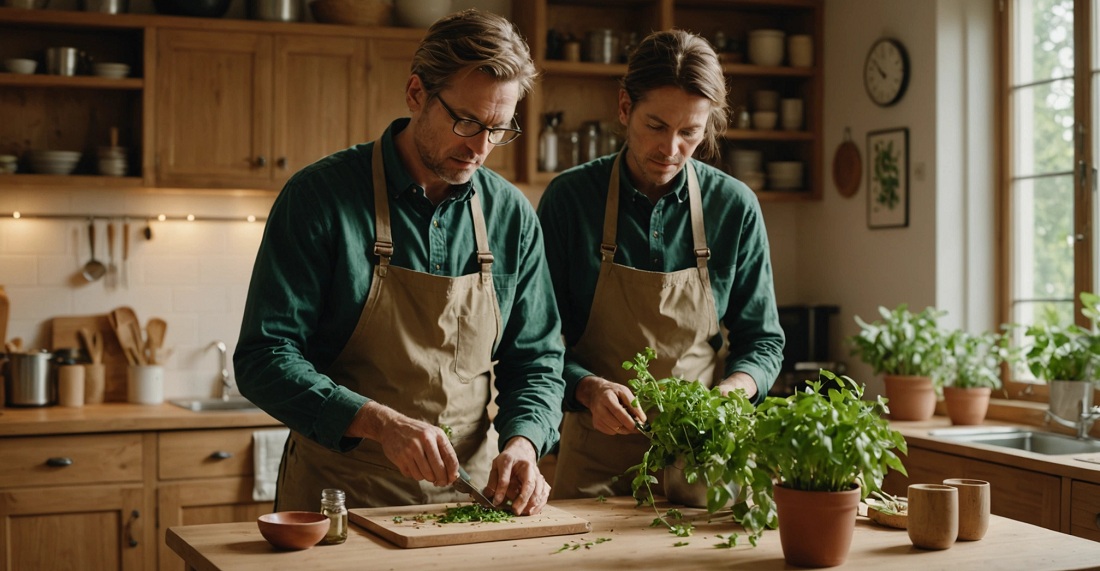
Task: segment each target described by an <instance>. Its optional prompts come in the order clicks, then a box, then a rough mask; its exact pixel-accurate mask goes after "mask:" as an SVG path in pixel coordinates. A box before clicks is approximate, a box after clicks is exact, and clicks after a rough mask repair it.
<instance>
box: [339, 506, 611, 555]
mask: <svg viewBox="0 0 1100 571" xmlns="http://www.w3.org/2000/svg"><path fill="white" fill-rule="evenodd" d="M455 505H461V504H429V505H424V506H400V507H388V508H355V509H350V510H348V518H349V519H350V520H351V521H352V523H355V524H356V525H359V526H360V527H364V528H366V529H367V530H368V531H370V532H372V533H374V534H375V535H378V536H381V537H382V538H384V539H386V540H387V541H389V542H391V543H393V544H394V545H397V546H398V547H437V546H440V545H459V544H464V543H482V542H486V541H501V540H505V539H526V538H530V537H548V536H552V535H570V534H574V533H587V532H589V531H591V529H592V525H591V524H590V523H588V521H586V520H583V519H581V518H579V517H577V516H575V515H573V514H571V513H569V512H567V511H565V510H562V509H559V508H556V507H554V506H546V507H544V508H542V513H540V514H539V515H533V516H526V517H516V518H514V519H513V520H512V521H510V522H476V523H444V524H440V523H435V522H434V521H433V520H426V521H425V522H423V523H420V522H417V521H415V520H414V519H413V518H414V517H415V516H417V515H420V514H436V515H440V514H443V513H444V512H446V511H447V508H448V507H454V506H455ZM395 517H400V518H402V520H403V521H402V522H401V523H395V522H394V518H395Z"/></svg>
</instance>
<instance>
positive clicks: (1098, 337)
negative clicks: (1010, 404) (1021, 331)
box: [1024, 292, 1100, 424]
mask: <svg viewBox="0 0 1100 571" xmlns="http://www.w3.org/2000/svg"><path fill="white" fill-rule="evenodd" d="M1081 305H1082V309H1081V313H1082V315H1084V316H1085V317H1087V318H1088V320H1089V322H1090V327H1089V328H1088V329H1086V328H1084V327H1081V326H1079V325H1076V324H1070V325H1061V324H1059V323H1057V322H1056V321H1054V320H1048V321H1045V322H1040V323H1034V324H1032V325H1030V326H1028V327H1027V329H1026V332H1025V335H1026V336H1027V337H1028V338H1030V342H1029V343H1028V344H1027V346H1026V348H1025V350H1024V362H1025V363H1026V364H1027V367H1028V370H1030V371H1031V374H1032V375H1035V378H1036V379H1038V380H1040V381H1043V382H1045V383H1047V385H1049V386H1050V394H1049V402H1050V413H1051V414H1052V415H1053V416H1054V417H1055V418H1058V419H1062V420H1066V421H1071V422H1076V421H1077V419H1078V415H1080V414H1081V412H1082V410H1087V409H1089V408H1091V406H1092V392H1093V383H1092V382H1090V381H1091V379H1092V377H1093V376H1094V375H1095V374H1096V369H1097V365H1098V364H1100V333H1097V323H1098V322H1100V296H1097V295H1095V294H1092V293H1089V292H1083V293H1082V294H1081ZM1063 424H1064V423H1063Z"/></svg>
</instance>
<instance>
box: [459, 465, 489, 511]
mask: <svg viewBox="0 0 1100 571" xmlns="http://www.w3.org/2000/svg"><path fill="white" fill-rule="evenodd" d="M452 485H453V486H454V489H456V490H458V491H460V492H462V493H464V494H468V495H469V496H470V498H471V499H472V500H474V502H476V503H477V505H479V506H481V507H483V508H487V509H491V510H495V509H497V507H496V505H494V504H493V501H492V500H490V499H489V498H487V497H485V494H483V493H481V490H479V489H478V488H477V486H475V485H474V483H473V482H472V481H470V474H469V473H467V472H466V469H465V468H463V467H462V466H459V467H458V479H457V480H455V481H454V484H452Z"/></svg>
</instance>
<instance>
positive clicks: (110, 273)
mask: <svg viewBox="0 0 1100 571" xmlns="http://www.w3.org/2000/svg"><path fill="white" fill-rule="evenodd" d="M117 285H118V266H116V265H115V224H114V223H113V222H111V221H110V220H108V221H107V287H109V288H114V287H115V286H117Z"/></svg>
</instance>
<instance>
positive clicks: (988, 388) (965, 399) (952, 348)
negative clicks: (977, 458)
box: [938, 329, 1016, 425]
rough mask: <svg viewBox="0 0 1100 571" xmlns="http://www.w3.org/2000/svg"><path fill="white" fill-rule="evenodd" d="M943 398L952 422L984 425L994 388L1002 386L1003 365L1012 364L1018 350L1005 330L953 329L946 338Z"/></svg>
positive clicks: (941, 371)
mask: <svg viewBox="0 0 1100 571" xmlns="http://www.w3.org/2000/svg"><path fill="white" fill-rule="evenodd" d="M943 349H944V356H943V366H942V368H941V369H940V371H939V373H938V375H940V376H941V377H942V381H943V385H944V387H943V398H944V404H945V405H946V406H947V416H948V417H950V418H951V424H957V425H973V424H981V423H982V421H983V420H985V415H986V412H987V411H988V410H989V398H990V396H991V394H992V392H993V389H997V388H1000V387H1001V364H1002V363H1013V362H1015V360H1016V351H1015V350H1013V349H1012V348H1011V347H1010V345H1009V335H1008V334H1007V332H1006V331H1002V332H1001V333H993V332H989V331H985V332H982V333H970V332H968V331H964V330H961V329H960V330H956V331H952V332H951V333H950V334H948V335H947V337H946V338H945V340H944V345H943Z"/></svg>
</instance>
